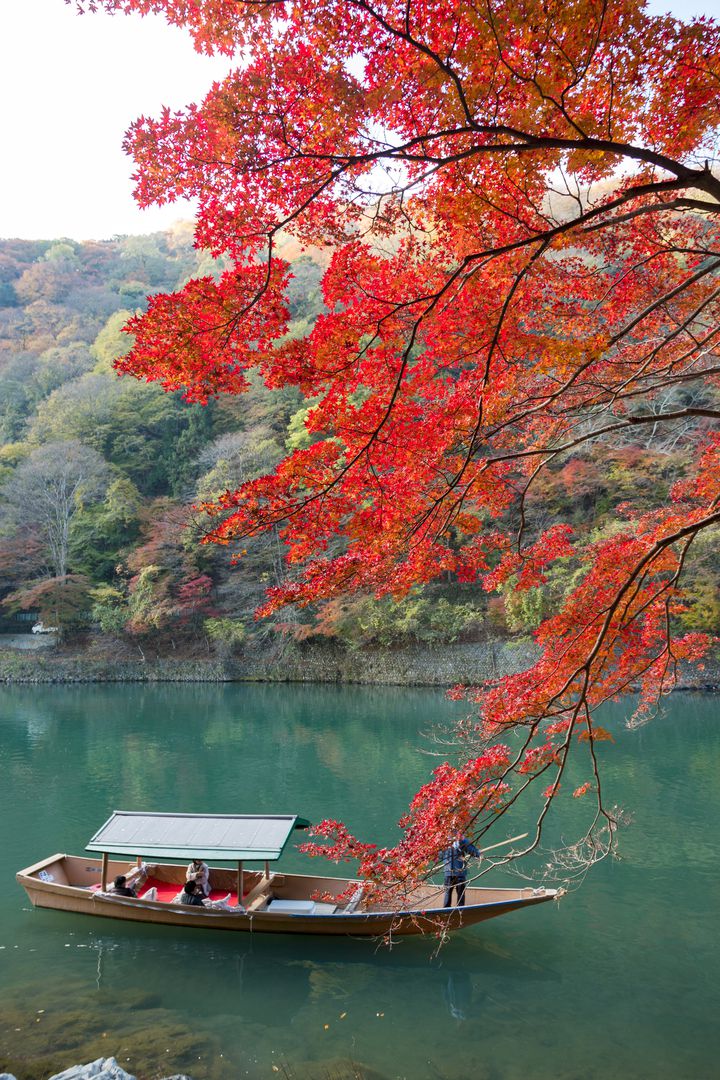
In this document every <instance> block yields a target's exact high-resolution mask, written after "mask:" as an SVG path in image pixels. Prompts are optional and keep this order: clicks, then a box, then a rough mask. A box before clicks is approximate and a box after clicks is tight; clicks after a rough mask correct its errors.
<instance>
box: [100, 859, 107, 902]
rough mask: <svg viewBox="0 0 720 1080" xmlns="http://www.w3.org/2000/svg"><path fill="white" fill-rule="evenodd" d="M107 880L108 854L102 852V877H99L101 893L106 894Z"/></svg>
mask: <svg viewBox="0 0 720 1080" xmlns="http://www.w3.org/2000/svg"><path fill="white" fill-rule="evenodd" d="M107 879H108V853H107V851H103V857H102V875H101V877H100V888H101V889H102V891H103V892H107Z"/></svg>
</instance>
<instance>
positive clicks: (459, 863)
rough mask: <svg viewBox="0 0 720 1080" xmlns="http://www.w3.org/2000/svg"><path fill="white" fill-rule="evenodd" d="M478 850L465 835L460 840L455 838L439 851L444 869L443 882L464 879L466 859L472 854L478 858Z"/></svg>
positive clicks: (465, 876) (465, 875)
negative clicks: (448, 845)
mask: <svg viewBox="0 0 720 1080" xmlns="http://www.w3.org/2000/svg"><path fill="white" fill-rule="evenodd" d="M479 855H480V852H479V850H478V848H476V847H475V845H474V844H471V843H470V841H469V840H467V839H466V838H465V837H463V838H462V840H455V841H454V842H453V843H452V844H451V845H450V847H446V848H445V849H444V850H443V851H441V852H440V858H441V859H442V861H443V869H444V871H445V882H446V883H447V882H448V881H465V880H466V878H467V861H468V859H469V858H470V857H471V856H473V857H475V858H478V857H479Z"/></svg>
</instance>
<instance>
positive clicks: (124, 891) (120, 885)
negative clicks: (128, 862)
mask: <svg viewBox="0 0 720 1080" xmlns="http://www.w3.org/2000/svg"><path fill="white" fill-rule="evenodd" d="M148 872H149V868H148V867H147V866H146V864H145V863H144V862H143V863H140V865H139V866H131V867H130V869H129V870H128V872H127V874H118V876H117V877H116V878H115V880H114V881H113V883H112V887H111V888H110V892H112V893H117V894H118V895H119V896H137V894H138V892H139V890H140V889H142V887H143V885H144V884H145V882H146V881H147V879H148Z"/></svg>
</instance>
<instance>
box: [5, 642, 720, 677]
mask: <svg viewBox="0 0 720 1080" xmlns="http://www.w3.org/2000/svg"><path fill="white" fill-rule="evenodd" d="M536 656H537V648H536V646H535V645H534V644H533V642H532V641H531V640H530V639H528V638H521V639H516V640H504V641H501V640H495V641H486V642H469V643H467V642H465V643H460V644H455V645H442V646H432V647H428V646H423V645H414V646H408V647H404V648H392V649H390V648H386V649H363V650H350V649H340V648H337V647H334V646H331V645H312V646H310V645H302V646H298V645H295V644H292V643H281V644H276V645H273V646H272V647H270V648H264V649H254V650H248V651H246V652H244V653H242V654H241V655H238V656H235V657H232V658H228V659H220V658H216V657H211V656H208V657H207V658H197V657H196V658H178V659H175V658H171V657H156V658H150V657H146V658H141V657H140V656H137V657H132V656H124V657H118V656H117V655H97V654H92V653H88V652H78V653H72V652H71V651H69V650H68V649H65V650H59V649H55V648H45V649H42V650H41V651H32V652H28V651H25V650H21V649H15V648H7V647H6V648H2V646H1V645H0V682H4V683H114V682H129V683H157V682H187V683H190V682H211V683H226V682H272V683H285V682H312V683H348V684H352V683H356V684H365V685H373V686H456V685H458V684H462V685H477V684H478V683H481V682H483V681H485V680H488V679H497V678H500V677H502V676H503V675H509V674H513V673H515V672H518V671H523V670H525V669H526V668H527V667H529V666H530V665H531V664H532V663H533V661H534V659H535V657H536ZM678 689H682V690H718V689H720V651H719V650H717V649H715V650H714V651H713V653H712V654H710V655H709V656H708V657H707V658H706V661H705V664H704V666H703V668H702V670H700V669H699V668H697V667H684V668H683V669H682V671H681V675H680V681H679V683H678Z"/></svg>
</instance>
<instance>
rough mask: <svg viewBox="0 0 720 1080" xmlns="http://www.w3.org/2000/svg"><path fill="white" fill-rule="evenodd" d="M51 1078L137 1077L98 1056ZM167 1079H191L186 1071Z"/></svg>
mask: <svg viewBox="0 0 720 1080" xmlns="http://www.w3.org/2000/svg"><path fill="white" fill-rule="evenodd" d="M0 1080H15V1077H14V1076H11V1075H10V1073H0ZM49 1080H135V1077H134V1076H131V1075H130V1073H129V1072H125V1070H124V1069H123V1067H122V1066H121V1065H118V1063H117V1061H116V1060H115V1058H114V1057H109V1058H97V1060H96V1061H91V1062H90V1063H89V1064H88V1065H71V1066H70V1068H69V1069H65V1071H64V1072H61V1073H55V1075H54V1076H51V1077H50V1078H49ZM165 1080H190V1077H189V1076H186V1075H185V1073H182V1074H181V1073H175V1074H174V1075H173V1076H168V1077H166V1078H165Z"/></svg>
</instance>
